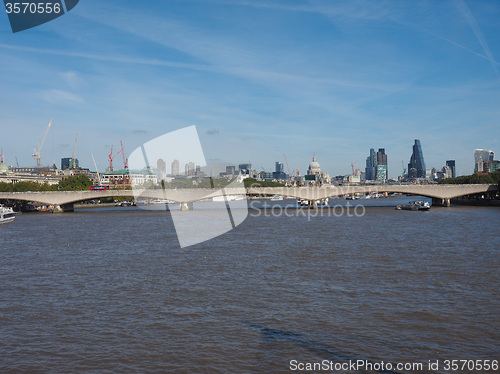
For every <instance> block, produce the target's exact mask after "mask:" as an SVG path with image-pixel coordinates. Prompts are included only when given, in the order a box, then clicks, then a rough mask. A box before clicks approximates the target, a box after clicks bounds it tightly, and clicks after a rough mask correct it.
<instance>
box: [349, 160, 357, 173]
mask: <svg viewBox="0 0 500 374" xmlns="http://www.w3.org/2000/svg"><path fill="white" fill-rule="evenodd" d="M358 161H359V160H356V162H351V168H352V175H354V165H356V164H357V163H358Z"/></svg>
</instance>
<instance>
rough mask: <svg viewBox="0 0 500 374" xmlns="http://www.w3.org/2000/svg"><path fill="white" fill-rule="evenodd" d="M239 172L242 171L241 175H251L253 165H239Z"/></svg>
mask: <svg viewBox="0 0 500 374" xmlns="http://www.w3.org/2000/svg"><path fill="white" fill-rule="evenodd" d="M238 170H239V171H240V174H250V171H251V170H252V164H250V163H248V164H239V165H238Z"/></svg>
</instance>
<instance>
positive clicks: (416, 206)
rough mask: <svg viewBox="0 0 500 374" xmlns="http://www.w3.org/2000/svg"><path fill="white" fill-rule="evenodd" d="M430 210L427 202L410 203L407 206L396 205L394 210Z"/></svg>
mask: <svg viewBox="0 0 500 374" xmlns="http://www.w3.org/2000/svg"><path fill="white" fill-rule="evenodd" d="M429 209H431V206H430V204H429V202H427V201H410V203H409V204H408V205H398V206H397V207H396V210H421V211H426V210H429Z"/></svg>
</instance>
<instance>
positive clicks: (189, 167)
mask: <svg viewBox="0 0 500 374" xmlns="http://www.w3.org/2000/svg"><path fill="white" fill-rule="evenodd" d="M184 170H185V173H186V177H187V176H190V175H195V168H194V162H188V163H187V164H186V165H185V166H184Z"/></svg>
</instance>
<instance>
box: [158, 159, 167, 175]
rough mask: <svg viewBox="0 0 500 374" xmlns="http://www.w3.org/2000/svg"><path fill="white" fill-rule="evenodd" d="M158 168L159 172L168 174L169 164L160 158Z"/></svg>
mask: <svg viewBox="0 0 500 374" xmlns="http://www.w3.org/2000/svg"><path fill="white" fill-rule="evenodd" d="M156 168H157V169H158V170H160V171H162V172H163V173H166V172H167V163H166V162H165V160H164V159H162V158H159V159H158V160H156Z"/></svg>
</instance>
